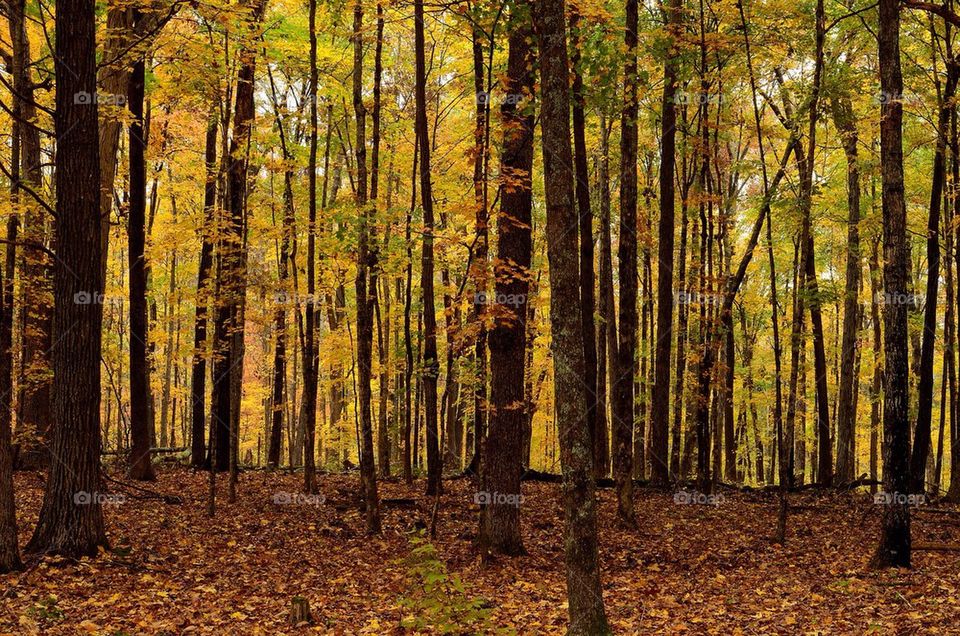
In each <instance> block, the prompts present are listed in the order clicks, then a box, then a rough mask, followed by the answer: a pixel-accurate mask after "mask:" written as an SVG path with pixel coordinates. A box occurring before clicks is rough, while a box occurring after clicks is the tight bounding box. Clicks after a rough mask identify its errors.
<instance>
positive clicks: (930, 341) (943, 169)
mask: <svg viewBox="0 0 960 636" xmlns="http://www.w3.org/2000/svg"><path fill="white" fill-rule="evenodd" d="M945 37H946V38H947V39H950V38H952V37H953V35H952V33H951V28H950V24H949V23H947V25H946V33H945ZM958 75H960V67H958V65H957V61H956V60H954V59H952V58H951V59H948V60H947V78H946V83H945V86H944V88H943V92H942V94H941V97H940V112H939V114H938V116H937V129H936V131H937V141H936V150H935V151H934V155H933V171H932V174H931V181H932V183H931V186H930V209H929V214H928V216H927V287H926V294H925V298H926V303H925V304H924V308H923V339H922V344H921V345H920V378H919V381H918V383H917V424H916V427H915V428H914V431H915V433H914V439H913V454H912V455H911V457H910V491H911V492H917V493H922V492H924V491H925V490H926V479H925V477H926V470H927V459H928V458H929V457H930V419H931V415H932V414H933V358H934V354H935V351H934V348H935V347H936V339H937V303H938V298H937V293H938V291H939V288H940V207H941V205H942V204H943V190H944V184H945V182H946V173H947V138H948V135H949V134H950V131H949V125H950V113H951V111H952V110H953V109H954V108H956V104H954V93H956V88H957V77H958ZM938 84H939V81H938ZM939 92H940V91H939V89H938V93H939ZM941 408H943V407H942V406H941Z"/></svg>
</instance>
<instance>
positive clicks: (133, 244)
mask: <svg viewBox="0 0 960 636" xmlns="http://www.w3.org/2000/svg"><path fill="white" fill-rule="evenodd" d="M144 78H145V62H144V59H143V58H140V59H138V60H137V61H136V62H135V63H134V65H133V72H132V73H131V75H130V87H129V90H128V92H127V95H128V100H129V107H130V115H131V116H132V117H133V119H132V121H131V122H130V132H129V140H128V144H129V155H130V186H129V187H130V210H129V214H128V217H127V238H128V241H129V248H128V253H127V256H128V259H129V267H130V438H131V443H130V455H129V456H128V458H127V469H128V471H129V474H130V477H131V478H132V479H136V480H140V481H152V480H154V479H156V476H155V475H154V473H153V464H152V461H151V460H152V457H151V455H150V446H151V439H150V423H149V408H150V364H149V361H148V360H147V338H148V334H147V272H146V256H145V254H144V248H145V245H146V233H145V232H146V218H145V213H146V203H147V198H146V197H147V189H146V188H147V168H146V160H145V156H144V155H145V152H146V146H147V140H146V138H145V135H144V125H143V124H144V121H143V99H144Z"/></svg>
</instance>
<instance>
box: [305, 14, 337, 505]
mask: <svg viewBox="0 0 960 636" xmlns="http://www.w3.org/2000/svg"><path fill="white" fill-rule="evenodd" d="M309 29H310V88H309V90H310V95H309V98H310V124H309V126H310V158H309V160H308V163H307V175H308V176H307V179H308V188H309V193H308V204H307V205H308V210H307V214H308V217H307V302H306V307H305V308H304V312H303V314H304V319H303V323H304V325H303V330H304V336H303V350H302V355H303V364H302V366H303V401H302V402H301V409H302V412H301V413H302V426H303V440H304V443H303V490H304V492H306V493H308V494H309V493H313V492H315V491H316V489H317V483H316V458H315V454H316V453H315V441H316V431H317V374H318V373H319V363H320V355H319V347H318V345H317V342H316V338H317V310H316V293H317V271H316V268H317V90H318V85H319V77H318V71H317V0H310V26H309ZM330 125H331V122H330V121H328V122H327V126H330Z"/></svg>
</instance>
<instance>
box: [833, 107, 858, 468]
mask: <svg viewBox="0 0 960 636" xmlns="http://www.w3.org/2000/svg"><path fill="white" fill-rule="evenodd" d="M830 104H831V107H832V110H833V122H834V125H835V126H836V127H837V131H838V132H839V133H840V138H841V141H842V142H843V152H844V155H845V157H846V160H847V255H846V256H847V267H846V286H845V288H844V296H843V340H842V342H841V345H840V387H839V391H838V393H839V394H838V397H837V401H838V408H837V471H836V478H837V480H838V481H839V482H840V483H841V484H843V483H848V482H850V481H852V480H853V479H854V477H855V475H854V470H855V466H854V464H855V459H856V438H857V436H856V426H857V414H856V411H855V409H854V408H853V405H854V401H853V393H854V390H855V388H856V386H857V377H856V375H855V373H854V369H855V364H854V362H855V358H856V355H855V354H856V347H857V330H858V326H859V324H860V320H861V317H862V316H861V311H860V299H859V296H860V270H861V269H862V266H863V260H862V258H861V255H860V227H859V223H860V160H859V158H858V149H857V146H858V143H859V141H858V135H857V124H856V120H855V118H854V114H853V105H852V104H851V101H850V96H849V94H847V93H846V92H844V93H843V94H841V95H839V96H835V97H833V98H832V99H831V100H830Z"/></svg>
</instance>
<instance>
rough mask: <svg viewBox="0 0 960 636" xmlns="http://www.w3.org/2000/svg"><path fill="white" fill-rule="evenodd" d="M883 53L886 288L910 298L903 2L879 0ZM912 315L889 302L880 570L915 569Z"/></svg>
mask: <svg viewBox="0 0 960 636" xmlns="http://www.w3.org/2000/svg"><path fill="white" fill-rule="evenodd" d="M879 8H880V23H879V24H880V26H879V29H878V32H877V33H878V38H877V40H878V50H879V66H880V90H881V92H882V94H883V95H887V96H892V97H893V98H891V99H885V100H881V102H882V103H881V104H880V169H881V178H882V184H883V190H882V199H881V200H882V204H883V285H884V287H883V289H884V293H885V294H887V295H888V296H886V297H888V298H906V297H907V294H908V293H909V291H910V290H909V284H910V281H909V280H908V273H907V270H908V267H909V262H910V251H909V246H908V244H907V240H906V234H907V213H906V204H905V202H904V194H903V191H904V190H903V146H902V140H903V138H902V134H903V133H902V125H903V104H902V102H901V100H900V99H898V98H897V97H898V96H899V95H901V94H902V93H903V76H902V75H901V71H900V41H899V39H900V3H899V2H898V0H880V4H879ZM907 310H908V307H907V305H906V304H905V303H886V304H884V307H883V320H884V334H883V337H884V358H885V360H884V378H883V380H884V395H883V441H884V444H883V488H884V491H886V493H888V494H889V495H891V496H894V497H895V499H894V501H893V502H891V503H890V505H887V506H884V510H883V521H882V524H881V536H880V543H879V545H878V546H877V552H876V554H875V555H874V560H873V563H874V565H875V566H877V567H898V566H899V567H910V508H909V507H908V506H907V504H906V502H905V501H904V502H903V503H900V500H899V499H896V496H897V495H898V494H903V493H906V492H907V487H908V485H909V483H908V480H909V457H910V424H909V421H908V419H907V418H908V411H909V394H908V391H909V386H910V384H909V380H910V378H909V361H908V356H909V352H908V333H907Z"/></svg>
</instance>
